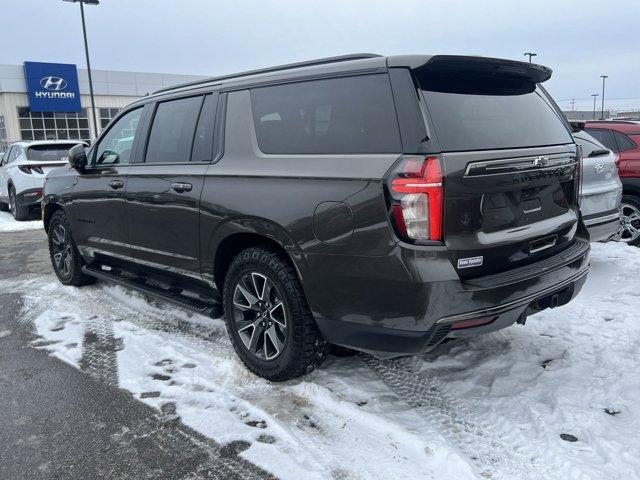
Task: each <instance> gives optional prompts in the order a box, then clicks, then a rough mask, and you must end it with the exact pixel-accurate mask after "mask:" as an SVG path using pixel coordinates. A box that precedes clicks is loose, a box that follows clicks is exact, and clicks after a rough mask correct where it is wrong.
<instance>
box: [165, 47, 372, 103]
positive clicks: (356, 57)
mask: <svg viewBox="0 0 640 480" xmlns="http://www.w3.org/2000/svg"><path fill="white" fill-rule="evenodd" d="M381 56H382V55H378V54H375V53H354V54H350V55H339V56H337V57H327V58H319V59H317V60H309V61H306V62H296V63H287V64H286V65H278V66H276V67H268V68H260V69H258V70H248V71H246V72H240V73H232V74H230V75H222V76H220V77H210V78H205V79H203V80H196V81H195V82H188V83H181V84H178V85H174V86H172V87H164V88H161V89H159V90H156V91H155V92H153V93H154V94H156V93H161V92H169V91H171V90H177V89H179V88H186V87H195V86H197V85H204V84H206V83H211V82H217V81H220V80H229V79H232V78H238V77H246V76H249V75H258V74H261V73H271V72H278V71H280V70H290V69H292V68H300V67H313V66H316V65H325V64H327V63H337V62H348V61H350V60H364V59H366V58H376V57H381Z"/></svg>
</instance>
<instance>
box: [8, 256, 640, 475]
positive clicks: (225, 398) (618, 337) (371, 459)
mask: <svg viewBox="0 0 640 480" xmlns="http://www.w3.org/2000/svg"><path fill="white" fill-rule="evenodd" d="M591 268H592V270H591V273H590V276H589V279H588V281H587V283H586V285H585V288H584V289H583V291H582V293H581V294H580V295H579V297H578V298H577V299H576V300H574V301H573V302H572V303H570V304H569V305H566V306H564V307H560V308H557V309H554V310H547V311H544V312H541V313H540V314H537V315H535V316H534V317H531V318H529V320H528V321H527V325H526V326H524V327H522V326H513V327H510V328H508V329H505V330H502V331H500V332H495V333H492V334H488V335H485V336H483V337H478V338H475V339H472V340H470V341H467V342H463V343H450V344H447V345H445V346H443V347H441V348H440V349H439V352H437V353H430V354H426V355H422V356H420V357H413V358H407V359H399V360H393V361H380V360H377V359H374V358H372V357H369V356H366V355H360V356H356V357H349V358H335V357H330V358H329V360H328V361H327V363H326V364H325V365H324V366H323V367H322V368H321V369H319V370H317V371H315V372H313V373H312V374H310V375H308V376H306V377H304V378H302V379H299V380H296V381H291V382H287V383H283V384H270V383H269V382H266V381H264V380H262V379H260V378H257V377H255V376H254V375H253V374H251V373H249V372H248V371H247V370H246V369H245V368H244V367H243V366H242V364H241V363H240V362H239V360H238V359H237V358H236V356H235V355H234V353H233V349H232V348H231V345H230V343H229V341H228V339H227V337H226V333H225V330H224V324H223V322H222V321H221V320H210V319H207V318H205V317H201V316H197V315H190V314H187V313H185V312H182V311H180V310H177V309H174V308H172V307H167V306H165V305H161V304H157V303H152V302H149V301H147V300H146V299H145V298H144V297H142V296H140V295H138V294H135V293H131V292H129V291H126V290H125V289H123V288H121V287H116V286H108V285H105V284H97V285H96V286H92V287H86V288H83V289H74V288H70V287H63V286H61V285H60V284H58V283H57V282H56V281H55V278H54V277H53V276H45V277H30V278H26V277H22V278H21V279H20V280H17V281H16V280H6V281H0V290H8V291H17V292H22V293H24V294H25V310H24V311H25V313H24V318H23V319H22V321H23V322H25V323H27V322H33V323H34V324H35V327H36V329H37V332H38V334H39V335H40V337H41V340H37V341H36V342H35V343H34V346H36V347H37V348H46V349H49V350H51V351H52V353H53V354H54V355H56V356H57V357H59V358H61V359H62V360H64V361H66V362H68V363H70V364H72V365H74V366H77V367H79V368H82V369H84V370H86V371H88V372H90V373H93V374H96V375H99V376H101V377H103V378H105V379H107V380H108V381H111V382H113V383H114V384H117V385H119V386H120V387H122V388H124V389H126V390H129V391H130V392H131V393H132V394H133V395H134V396H136V397H137V398H140V399H141V401H144V402H146V403H148V404H149V405H152V406H154V407H157V408H158V409H159V410H160V411H163V412H167V411H169V412H172V411H173V409H174V406H175V412H176V414H177V415H178V416H180V417H181V419H182V421H183V422H184V423H186V424H187V425H189V426H191V427H192V428H194V429H196V430H198V431H200V432H201V433H203V434H205V435H207V436H209V437H211V438H213V439H214V440H216V441H217V442H220V443H227V442H230V441H233V440H245V441H248V442H250V443H251V447H250V448H249V449H248V450H246V451H244V452H243V453H242V455H243V456H244V457H245V458H246V459H248V460H250V461H252V462H254V463H256V464H257V465H260V466H261V467H263V468H265V469H267V470H269V471H271V472H272V473H274V474H275V475H276V476H278V477H280V478H283V479H299V478H305V479H324V478H333V479H399V478H427V479H429V478H433V479H443V480H447V479H456V480H458V479H470V478H481V479H482V478H494V479H520V478H522V479H556V478H557V479H572V478H576V479H578V478H584V479H620V478H624V479H638V478H640V441H639V434H638V431H640V369H639V368H638V366H639V363H640V321H639V320H640V319H639V316H638V311H639V309H640V288H639V286H638V280H637V279H638V277H639V276H640V249H636V248H633V247H628V246H626V245H624V244H606V245H601V244H595V245H593V253H592V264H591Z"/></svg>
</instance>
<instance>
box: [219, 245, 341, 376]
mask: <svg viewBox="0 0 640 480" xmlns="http://www.w3.org/2000/svg"><path fill="white" fill-rule="evenodd" d="M248 278H251V279H253V280H252V282H253V283H252V285H249V286H248V288H251V287H254V290H253V291H252V292H253V293H255V294H256V295H255V296H254V295H253V294H252V292H248V293H249V296H248V297H246V296H244V295H245V294H244V293H242V292H243V290H242V288H241V287H242V286H245V285H247V284H246V283H244V282H246V281H248V280H247V279H248ZM262 278H264V283H262V287H261V290H262V293H261V294H260V293H259V292H258V289H259V288H260V287H259V286H257V285H256V280H257V279H260V280H257V283H260V282H261V281H262V280H261V279H262ZM241 282H242V283H241ZM267 289H268V290H269V291H268V292H266V290H267ZM244 291H245V292H247V289H246V288H245V289H244ZM238 292H239V293H238ZM238 295H241V296H242V297H243V298H244V300H242V301H240V300H239V297H238ZM249 297H252V298H253V300H255V301H256V305H257V303H262V305H261V306H260V307H259V308H258V307H257V306H256V305H253V306H252V301H251V300H249V299H248V298H249ZM258 297H259V298H258ZM234 299H235V301H234ZM263 299H264V301H263ZM258 300H260V301H258ZM270 302H273V303H270ZM223 303H224V312H225V322H226V324H227V332H228V334H229V337H230V338H231V343H232V344H233V348H234V349H235V351H236V353H237V354H238V356H239V357H240V359H241V360H242V362H243V363H244V364H245V365H246V366H247V368H248V369H249V370H251V371H252V372H253V373H255V374H256V375H258V376H260V377H262V378H265V379H267V380H270V381H272V382H282V381H285V380H290V379H292V378H296V377H299V376H301V375H305V374H307V373H309V372H311V371H313V370H314V369H315V368H316V367H317V366H319V365H320V364H321V363H322V362H323V361H324V360H325V358H326V357H327V352H328V350H329V348H328V344H327V342H325V340H324V339H323V338H322V336H321V334H320V332H319V330H318V327H317V326H316V324H315V321H314V320H313V316H312V315H311V311H310V310H309V306H308V305H307V300H306V298H305V296H304V292H303V291H302V285H301V284H300V280H299V279H298V276H297V275H296V271H295V270H294V268H293V266H292V265H291V263H290V262H289V260H288V259H287V258H283V256H282V255H281V254H279V253H278V252H275V251H271V250H269V249H267V248H263V247H253V248H249V249H247V250H244V251H242V252H240V253H239V254H238V255H237V256H236V257H235V258H234V259H233V262H231V265H230V267H229V270H228V272H227V275H226V278H225V282H224V289H223ZM240 303H242V304H244V303H246V305H241V306H242V308H240V307H239V306H238V305H239V304H240ZM280 304H282V305H281V306H280ZM265 305H266V306H265ZM276 305H278V306H276ZM254 307H255V308H254ZM260 308H261V309H262V310H260ZM276 308H278V310H277V311H276ZM260 312H262V313H260ZM274 312H275V313H274ZM261 315H262V317H261ZM264 315H268V316H264ZM275 315H279V316H280V320H277V319H276V318H275ZM261 318H262V320H264V321H262V327H260V326H259V325H258V324H259V323H260V321H261ZM271 320H273V322H272V321H271ZM265 323H267V326H268V327H269V328H264V327H265ZM276 327H277V328H278V335H279V340H280V342H282V345H280V347H281V348H280V349H278V347H277V346H276V345H275V343H278V342H275V343H274V342H273V341H271V338H272V336H271V335H269V334H270V333H273V334H275V331H276V330H275V329H276ZM239 330H240V331H239ZM270 331H271V332H270ZM241 332H244V333H241ZM241 335H243V338H244V340H243V338H241ZM254 335H256V338H258V339H259V338H260V336H262V342H261V343H262V346H263V349H262V350H263V351H262V353H260V352H259V350H260V340H257V342H256V343H257V344H256V350H258V352H252V350H251V349H250V348H249V347H250V346H251V345H253V344H254V342H253V340H254ZM247 336H250V339H247ZM245 342H248V343H249V344H250V345H247V344H246V343H245ZM268 342H269V343H268ZM268 347H271V348H268ZM269 352H271V354H272V355H274V356H273V357H272V358H268V356H269Z"/></svg>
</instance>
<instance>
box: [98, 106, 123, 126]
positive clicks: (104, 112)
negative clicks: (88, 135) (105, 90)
mask: <svg viewBox="0 0 640 480" xmlns="http://www.w3.org/2000/svg"><path fill="white" fill-rule="evenodd" d="M119 111H120V109H119V108H101V109H100V111H99V113H100V130H104V128H105V127H106V126H107V125H109V122H110V121H111V120H113V119H114V118H115V117H116V115H117V114H118V112H119Z"/></svg>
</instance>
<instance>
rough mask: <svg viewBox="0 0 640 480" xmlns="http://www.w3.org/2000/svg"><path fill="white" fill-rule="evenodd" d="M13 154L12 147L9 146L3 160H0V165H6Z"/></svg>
mask: <svg viewBox="0 0 640 480" xmlns="http://www.w3.org/2000/svg"><path fill="white" fill-rule="evenodd" d="M10 156H11V147H9V149H8V150H7V151H6V152H4V155H3V156H2V161H1V162H0V165H6V164H7V163H8V162H9V157H10Z"/></svg>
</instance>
